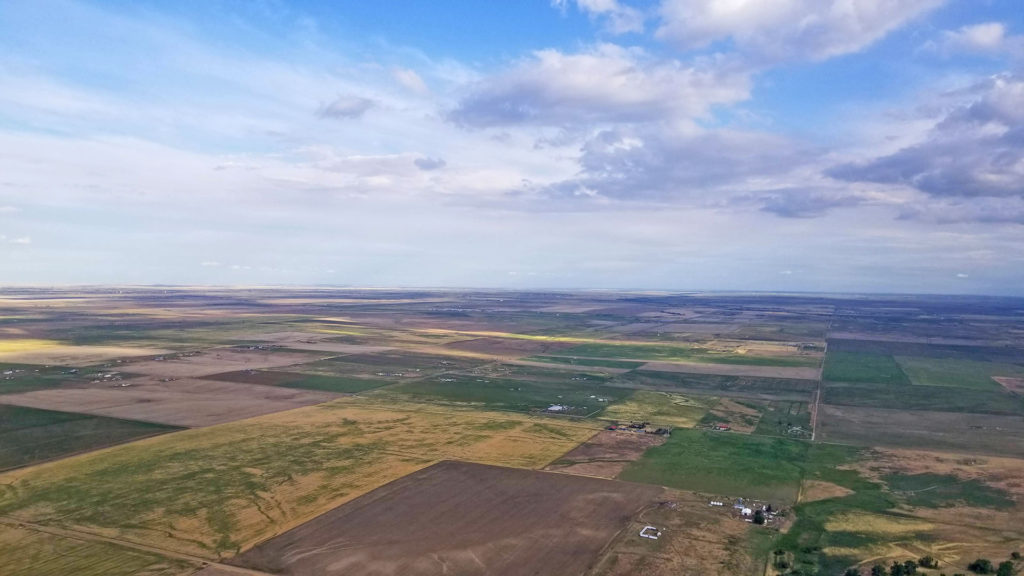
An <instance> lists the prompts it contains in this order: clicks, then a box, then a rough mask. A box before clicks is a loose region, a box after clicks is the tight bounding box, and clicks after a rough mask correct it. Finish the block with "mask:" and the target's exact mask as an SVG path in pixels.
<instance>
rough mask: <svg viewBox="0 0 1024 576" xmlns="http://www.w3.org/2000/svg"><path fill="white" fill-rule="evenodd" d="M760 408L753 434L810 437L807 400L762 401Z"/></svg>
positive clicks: (809, 415)
mask: <svg viewBox="0 0 1024 576" xmlns="http://www.w3.org/2000/svg"><path fill="white" fill-rule="evenodd" d="M760 410H761V412H762V414H761V419H760V420H759V421H758V423H757V428H755V429H754V432H753V433H754V434H761V435H765V436H788V437H790V438H799V439H805V440H809V439H810V438H811V413H810V411H808V409H807V402H786V401H781V400H774V401H771V402H764V403H762V406H761V407H760Z"/></svg>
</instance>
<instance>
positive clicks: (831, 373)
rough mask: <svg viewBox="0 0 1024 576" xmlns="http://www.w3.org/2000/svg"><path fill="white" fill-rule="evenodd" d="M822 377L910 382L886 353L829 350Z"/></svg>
mask: <svg viewBox="0 0 1024 576" xmlns="http://www.w3.org/2000/svg"><path fill="white" fill-rule="evenodd" d="M822 379H824V380H828V381H831V382H870V383H872V384H910V380H909V379H908V378H907V375H906V374H904V373H903V370H902V369H901V368H900V365H899V364H898V363H897V362H896V359H895V358H893V357H892V356H890V355H887V354H871V353H865V352H840V351H833V350H829V351H828V354H827V355H826V356H825V370H824V371H823V372H822Z"/></svg>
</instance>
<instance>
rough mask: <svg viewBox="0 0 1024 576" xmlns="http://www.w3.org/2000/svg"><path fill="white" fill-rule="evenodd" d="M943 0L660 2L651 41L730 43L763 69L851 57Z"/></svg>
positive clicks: (700, 44) (695, 45)
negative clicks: (790, 62) (655, 38)
mask: <svg viewBox="0 0 1024 576" xmlns="http://www.w3.org/2000/svg"><path fill="white" fill-rule="evenodd" d="M943 2H944V0H784V1H783V0H779V1H766V0H664V2H663V3H662V5H661V10H660V12H661V20H662V23H661V26H660V27H659V28H658V31H657V36H658V37H659V38H661V39H663V40H666V41H668V42H671V43H672V44H674V45H676V46H678V47H680V48H683V49H694V48H702V47H705V46H708V45H710V44H712V43H714V42H719V41H731V42H733V43H734V44H735V46H736V47H737V48H738V49H739V50H740V51H742V52H744V53H745V54H746V55H747V56H748V57H750V58H753V59H756V60H758V61H761V62H763V63H774V62H780V61H788V60H811V61H818V60H825V59H827V58H831V57H833V56H839V55H842V54H848V53H851V52H857V51H859V50H861V49H863V48H865V47H867V46H869V45H870V44H872V43H874V42H875V41H877V40H878V39H880V38H882V37H883V36H885V35H886V34H888V33H889V32H892V31H893V30H896V29H897V28H899V27H901V26H903V25H904V24H906V23H907V22H909V21H910V20H912V19H914V18H916V17H918V16H920V15H922V14H924V13H925V12H927V11H929V10H931V9H933V8H935V7H937V6H939V5H940V4H942V3H943Z"/></svg>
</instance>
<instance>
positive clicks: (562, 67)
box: [450, 44, 750, 126]
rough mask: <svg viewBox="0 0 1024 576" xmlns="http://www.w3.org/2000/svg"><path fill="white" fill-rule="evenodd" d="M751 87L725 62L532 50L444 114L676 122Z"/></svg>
mask: <svg viewBox="0 0 1024 576" xmlns="http://www.w3.org/2000/svg"><path fill="white" fill-rule="evenodd" d="M749 91H750V83H749V77H748V76H747V74H746V73H744V72H743V71H740V70H737V69H736V67H735V66H733V63H732V62H731V61H729V60H727V59H715V60H703V61H700V62H698V63H695V64H689V65H688V64H682V63H680V62H678V61H675V60H666V59H658V58H655V57H652V56H651V55H649V54H648V53H646V52H645V51H644V50H642V49H640V48H625V47H622V46H618V45H615V44H599V45H597V46H593V47H591V48H590V49H588V50H586V51H583V52H579V53H574V54H566V53H563V52H560V51H558V50H540V51H537V52H534V53H533V55H532V56H531V57H530V58H527V59H525V60H523V61H521V62H520V63H519V64H517V65H516V66H514V67H512V68H511V69H510V70H507V71H505V72H503V73H500V74H497V75H495V76H492V77H489V78H485V79H483V80H481V81H480V82H478V83H477V84H476V85H475V87H474V88H473V90H472V91H471V92H470V94H469V95H468V96H466V97H465V98H463V99H462V100H461V101H460V102H459V104H458V106H457V107H456V108H455V109H454V110H453V111H452V112H451V113H450V117H451V118H452V119H453V120H455V121H456V122H458V123H460V124H464V125H469V126H502V125H516V124H538V125H552V126H567V125H573V124H593V123H606V122H612V123H614V122H642V121H654V120H657V121H662V122H664V121H673V120H676V121H678V120H688V119H693V118H698V117H702V116H705V115H707V114H708V112H709V110H710V109H711V108H712V107H713V106H715V105H722V104H731V103H735V102H739V101H742V100H744V99H746V98H747V97H748V95H749Z"/></svg>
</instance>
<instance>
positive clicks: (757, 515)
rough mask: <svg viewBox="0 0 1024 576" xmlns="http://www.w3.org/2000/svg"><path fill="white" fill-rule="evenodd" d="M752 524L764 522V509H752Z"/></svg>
mask: <svg viewBox="0 0 1024 576" xmlns="http://www.w3.org/2000/svg"><path fill="white" fill-rule="evenodd" d="M754 524H764V510H756V511H754Z"/></svg>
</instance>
